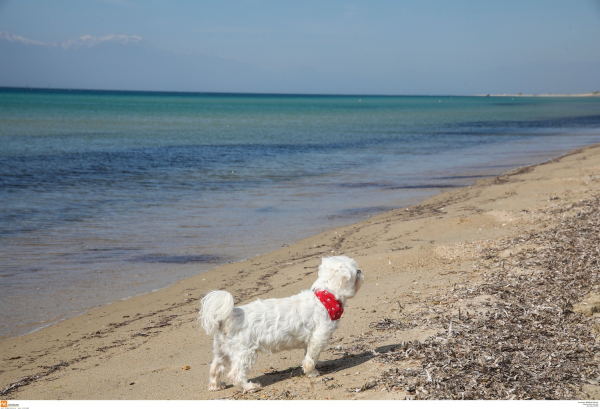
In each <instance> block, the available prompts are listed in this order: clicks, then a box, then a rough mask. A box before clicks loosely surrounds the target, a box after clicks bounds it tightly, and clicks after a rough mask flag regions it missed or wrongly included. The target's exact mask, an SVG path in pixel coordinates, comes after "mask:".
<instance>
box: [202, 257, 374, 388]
mask: <svg viewBox="0 0 600 409" xmlns="http://www.w3.org/2000/svg"><path fill="white" fill-rule="evenodd" d="M363 281H364V277H363V275H362V273H361V271H360V270H359V269H358V264H357V263H356V261H354V260H353V259H351V258H349V257H346V256H336V257H329V258H324V259H323V262H322V264H321V265H320V266H319V278H318V279H317V281H315V283H314V284H313V285H312V287H311V289H310V291H309V290H303V291H302V292H301V293H300V294H297V295H294V296H292V297H288V298H281V299H269V300H264V301H263V300H257V301H254V302H251V303H250V304H247V305H243V306H241V307H237V308H234V306H233V304H234V301H233V296H232V295H231V294H229V293H228V292H226V291H212V292H210V293H208V294H207V295H206V297H204V298H203V299H202V301H201V308H200V318H199V319H200V321H201V323H202V327H203V328H204V329H205V330H206V333H207V334H212V333H213V332H214V334H215V338H214V342H213V352H214V359H213V361H212V364H211V366H210V382H209V386H208V389H209V390H218V389H223V388H224V387H225V383H223V382H221V378H222V377H223V373H224V370H225V365H226V364H231V371H230V372H229V374H228V376H229V378H230V379H231V380H232V382H233V384H234V385H235V386H238V387H241V388H242V390H243V391H244V392H248V391H252V390H256V389H258V388H260V385H259V384H257V383H252V382H248V378H247V375H246V374H247V372H248V371H249V370H250V368H251V367H252V365H253V364H254V362H255V361H256V355H257V352H258V351H259V350H261V351H263V352H268V353H272V352H277V351H283V350H287V349H299V348H303V349H304V350H305V352H306V356H305V358H304V360H303V361H302V369H303V370H304V373H305V374H306V375H308V376H309V377H315V376H318V375H319V372H318V371H317V370H316V369H315V364H316V362H317V360H318V358H319V354H320V353H321V351H323V349H324V348H325V347H326V346H327V343H328V342H329V338H330V337H331V334H332V333H333V331H334V330H335V329H336V328H337V326H338V320H339V318H340V317H341V315H342V313H343V312H344V307H345V306H346V300H347V299H348V298H352V297H354V295H355V294H356V292H357V291H358V290H359V288H360V286H361V285H362V283H363Z"/></svg>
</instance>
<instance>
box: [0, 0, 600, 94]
mask: <svg viewBox="0 0 600 409" xmlns="http://www.w3.org/2000/svg"><path fill="white" fill-rule="evenodd" d="M599 23H600V1H598V0H587V1H581V2H576V3H567V2H561V1H558V0H552V1H541V0H535V1H534V0H531V1H528V2H518V1H507V2H502V3H487V2H484V3H482V2H476V1H464V2H459V3H448V2H444V1H441V0H431V1H428V2H413V1H408V2H401V3H398V2H394V1H389V0H381V1H377V2H372V3H369V4H363V3H361V2H355V1H332V2H328V3H322V2H318V1H313V0H307V1H306V2H302V3H298V4H290V3H282V2H277V1H272V0H246V1H233V2H232V1H221V2H213V1H198V2H190V1H177V2H163V1H151V2H141V1H139V0H86V1H76V0H65V1H61V2H60V3H47V2H43V1H40V0H22V1H16V0H4V1H2V0H0V55H2V56H3V58H2V59H0V86H4V87H27V86H29V87H32V88H61V89H69V88H70V89H91V90H93V89H104V90H132V91H157V92H163V91H164V92H179V91H182V92H216V93H259V94H321V95H486V94H504V93H506V94H518V93H523V94H581V93H588V92H595V91H598V90H600V76H599V75H598V74H597V73H598V72H600V42H599V41H597V39H598V38H600V24H599Z"/></svg>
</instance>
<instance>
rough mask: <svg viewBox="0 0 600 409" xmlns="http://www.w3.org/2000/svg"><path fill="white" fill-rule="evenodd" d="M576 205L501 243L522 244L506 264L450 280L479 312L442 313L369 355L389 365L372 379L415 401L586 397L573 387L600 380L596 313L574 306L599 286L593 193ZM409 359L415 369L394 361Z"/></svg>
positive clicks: (599, 217) (599, 221)
mask: <svg viewBox="0 0 600 409" xmlns="http://www.w3.org/2000/svg"><path fill="white" fill-rule="evenodd" d="M576 206H577V207H578V210H577V213H576V215H575V216H574V217H571V218H561V219H560V223H559V224H558V225H557V226H556V227H555V228H552V229H549V230H547V231H543V232H538V233H534V234H530V235H527V236H521V237H516V238H512V239H510V240H507V241H506V243H504V244H505V249H506V248H514V247H515V246H517V245H519V246H522V248H526V250H520V251H519V252H518V253H517V254H516V255H515V256H512V257H511V258H510V259H507V261H510V265H512V267H510V268H508V269H504V268H500V267H498V268H497V269H495V270H492V271H489V272H488V273H487V274H485V277H484V282H483V283H481V284H479V285H473V284H470V285H469V286H467V285H464V286H457V290H456V291H457V292H458V293H460V294H459V298H463V299H465V300H468V299H473V298H475V297H479V298H480V299H481V297H482V296H483V298H485V299H487V302H484V304H483V306H482V307H483V308H482V310H481V311H480V312H478V313H477V314H475V315H470V316H469V317H468V318H467V317H465V316H464V314H463V316H462V317H460V318H459V317H457V316H456V315H453V316H452V317H445V319H446V322H445V323H444V324H443V326H444V328H443V331H441V332H440V333H438V334H437V335H436V336H433V337H430V338H428V339H427V340H425V341H424V342H417V341H414V342H408V343H402V344H401V345H398V346H397V347H396V348H395V349H394V350H392V351H390V352H387V353H385V354H381V355H379V356H378V357H377V358H375V359H377V360H378V361H380V362H385V363H390V364H393V366H392V368H391V369H389V370H387V371H386V372H384V373H383V374H381V376H380V377H379V378H378V379H377V382H378V386H379V387H386V389H387V390H394V389H395V390H398V389H404V390H405V391H406V392H407V393H408V394H409V395H410V396H411V397H413V398H415V399H577V398H585V397H586V396H585V394H584V392H583V390H582V386H583V385H584V384H586V383H589V384H593V385H597V384H598V382H599V380H600V367H599V362H598V360H596V359H595V355H596V353H597V352H598V351H599V350H600V345H599V344H597V343H596V333H595V332H596V331H594V327H595V325H597V319H596V318H594V317H593V316H592V317H586V316H584V315H583V314H580V313H575V312H574V311H573V305H574V304H575V303H577V302H579V301H580V300H581V299H582V298H583V297H584V296H586V295H587V294H588V293H590V292H592V291H596V292H597V291H598V285H599V284H600V265H599V260H600V250H599V249H600V212H599V211H598V209H599V206H600V200H599V199H597V198H596V199H594V200H589V201H582V202H580V203H578V204H577V205H576ZM552 211H553V212H555V213H557V212H560V209H558V210H557V209H554V210H552ZM557 214H558V213H557ZM524 245H528V246H524ZM493 257H495V256H491V257H490V258H493ZM495 261H498V259H497V258H496V260H495ZM507 264H509V263H507ZM500 265H502V266H503V265H504V263H502V264H500ZM380 322H381V323H384V322H386V321H385V320H381V321H380ZM375 327H377V324H376V325H375ZM387 327H388V328H384V329H383V330H389V329H393V328H391V327H393V325H388V326H387ZM410 359H417V360H418V361H419V363H420V368H419V369H418V370H416V371H415V370H414V369H409V370H406V369H401V366H400V365H397V364H399V363H400V362H402V361H407V360H410Z"/></svg>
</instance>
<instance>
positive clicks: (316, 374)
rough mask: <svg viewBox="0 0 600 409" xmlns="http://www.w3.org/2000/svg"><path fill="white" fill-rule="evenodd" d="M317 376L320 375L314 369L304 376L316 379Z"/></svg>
mask: <svg viewBox="0 0 600 409" xmlns="http://www.w3.org/2000/svg"><path fill="white" fill-rule="evenodd" d="M319 375H321V372H319V371H317V370H316V369H313V370H312V371H310V372H309V373H307V374H306V376H308V377H309V378H316V377H317V376H319Z"/></svg>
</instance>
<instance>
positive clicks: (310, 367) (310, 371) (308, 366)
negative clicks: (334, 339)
mask: <svg viewBox="0 0 600 409" xmlns="http://www.w3.org/2000/svg"><path fill="white" fill-rule="evenodd" d="M330 337H331V332H327V333H315V334H314V335H313V336H312V338H311V340H310V341H309V342H308V345H307V346H306V356H305V357H304V360H303V361H302V369H303V370H304V373H305V374H306V376H308V377H309V378H314V377H316V376H319V375H320V373H319V371H317V370H316V368H315V366H316V364H317V361H318V359H319V354H320V353H321V351H323V350H324V349H325V347H326V346H327V343H328V342H329V338H330Z"/></svg>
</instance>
